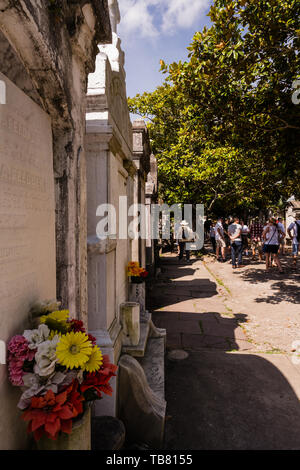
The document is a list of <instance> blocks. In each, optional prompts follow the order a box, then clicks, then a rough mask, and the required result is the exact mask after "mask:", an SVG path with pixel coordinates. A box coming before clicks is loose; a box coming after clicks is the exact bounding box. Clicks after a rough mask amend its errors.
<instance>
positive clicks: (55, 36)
mask: <svg viewBox="0 0 300 470" xmlns="http://www.w3.org/2000/svg"><path fill="white" fill-rule="evenodd" d="M2 3H4V4H6V3H7V5H6V7H5V5H4V6H3V8H2V9H1V13H0V50H1V52H0V55H1V64H2V65H1V72H0V88H1V89H0V92H1V93H0V99H1V104H0V181H1V183H0V201H1V202H0V226H1V231H0V240H1V244H0V266H1V270H0V292H1V296H0V311H1V317H0V339H1V340H2V341H5V342H8V341H9V339H10V338H11V337H12V336H13V335H15V334H19V333H20V331H22V328H23V329H24V328H25V327H26V326H27V321H28V312H29V311H30V308H31V306H32V305H33V304H35V303H36V302H38V301H41V302H42V301H45V300H49V299H54V298H57V299H58V300H60V301H61V303H62V306H63V307H64V308H67V309H69V310H70V312H71V315H72V317H73V318H77V319H79V320H82V321H83V322H84V324H85V325H86V326H87V327H88V330H89V332H90V333H91V334H93V335H94V336H95V337H96V339H97V345H98V346H99V347H100V348H101V350H102V352H103V353H104V354H107V355H109V357H110V360H111V362H113V363H114V364H118V373H117V376H116V377H115V378H114V379H113V382H112V387H113V396H112V397H105V398H104V399H102V400H99V401H98V402H97V403H96V404H95V405H94V407H93V411H92V412H93V423H95V424H94V425H95V429H99V423H101V419H102V417H104V416H111V417H118V418H119V419H120V421H121V422H123V424H124V426H125V431H126V442H127V443H132V444H134V443H136V444H140V445H146V446H148V447H150V448H159V447H161V445H162V442H163V432H164V420H165V410H166V403H165V396H164V353H165V331H164V330H160V329H157V328H156V327H155V326H154V324H153V322H152V318H151V313H149V312H148V311H147V310H146V308H145V283H141V284H132V283H130V282H129V279H128V276H127V272H126V267H127V265H128V263H129V262H130V261H136V262H139V264H140V266H142V267H144V268H147V270H149V271H150V272H152V273H155V261H156V246H155V243H154V242H153V240H152V239H151V237H150V236H148V237H146V239H135V238H133V237H130V236H129V237H127V236H126V237H125V236H123V237H120V236H119V233H120V226H119V225H120V222H119V221H120V218H121V215H122V214H123V212H126V211H128V209H129V207H130V206H131V205H132V204H144V205H145V206H146V207H148V209H149V210H148V211H147V214H148V216H149V217H150V213H151V204H153V203H156V202H157V186H158V181H157V163H156V158H155V156H154V155H153V154H152V153H151V146H150V139H149V134H148V130H147V126H146V124H145V122H144V121H142V120H137V121H134V123H133V124H132V123H131V122H130V115H129V111H128V105H127V97H126V82H125V71H124V53H123V52H122V49H121V46H120V39H119V37H118V34H117V25H118V23H119V22H120V13H119V8H118V3H117V1H116V0H109V1H107V0H101V1H97V0H94V1H92V0H91V1H89V2H77V3H76V2H70V4H69V2H63V4H64V6H63V7H62V9H61V11H60V12H59V19H58V18H57V17H56V16H55V14H54V15H53V11H52V10H47V9H45V7H44V6H43V3H42V2H41V4H39V5H38V6H37V5H36V4H35V5H34V6H35V8H32V7H33V4H34V2H33V1H30V0H25V1H24V2H22V4H20V5H19V6H18V7H16V6H15V5H12V4H11V3H10V2H8V1H7V2H6V1H4V2H2ZM25 12H26V14H25ZM75 19H76V21H75ZM78 19H80V21H79V20H78ZM70 24H72V25H73V27H72V28H71V27H69V25H70ZM53 25H54V26H55V27H53ZM96 46H97V47H96ZM70 71H72V73H70ZM120 201H122V204H121V205H120ZM103 204H111V205H112V206H113V207H114V208H115V210H116V234H111V233H110V235H109V236H106V237H102V238H99V236H97V232H96V227H97V224H98V222H99V206H101V205H103ZM102 207H103V206H102ZM18 397H19V390H17V389H14V388H13V387H12V386H11V385H10V384H9V383H8V380H7V367H6V366H5V365H4V364H2V365H0V399H1V402H2V403H5V406H4V407H1V410H0V448H1V449H24V448H28V447H29V446H30V445H31V444H30V442H29V440H28V437H27V436H26V429H25V427H24V423H22V421H21V420H20V419H19V413H18V411H17V406H16V404H17V401H18ZM97 423H98V424H97ZM88 426H90V423H89V424H88ZM79 441H80V442H81V443H80V444H78V447H76V448H85V449H88V448H90V446H91V439H90V436H89V437H88V439H87V440H85V439H83V438H82V439H79ZM94 441H95V442H96V444H95V446H96V447H97V446H98V444H97V435H96V436H94V439H93V442H94ZM119 445H120V444H119ZM99 446H100V448H101V443H100V444H99ZM97 448H98V447H97Z"/></svg>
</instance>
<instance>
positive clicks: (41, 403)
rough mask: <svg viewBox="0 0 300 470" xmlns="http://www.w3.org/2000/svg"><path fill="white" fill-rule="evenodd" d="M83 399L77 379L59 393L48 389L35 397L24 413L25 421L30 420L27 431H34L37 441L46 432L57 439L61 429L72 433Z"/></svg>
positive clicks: (51, 437)
mask: <svg viewBox="0 0 300 470" xmlns="http://www.w3.org/2000/svg"><path fill="white" fill-rule="evenodd" d="M83 400H84V398H83V396H82V395H81V394H80V393H79V392H78V382H77V380H74V381H73V382H72V384H71V385H70V386H69V387H68V388H67V389H66V390H64V391H63V392H61V393H59V394H57V395H55V394H54V393H53V391H52V390H48V392H47V393H46V395H44V396H42V397H33V398H32V400H31V405H30V407H29V409H28V410H26V411H25V412H24V413H23V415H22V419H23V420H24V421H29V424H28V428H27V432H28V433H30V432H33V435H34V438H35V440H37V441H38V440H39V439H40V438H41V437H42V436H43V435H44V434H45V435H46V437H48V438H50V439H52V440H56V439H57V436H58V434H59V432H60V431H62V432H65V433H66V434H70V433H71V432H72V419H73V418H75V417H76V416H78V415H79V414H81V413H82V411H83V407H82V401H83Z"/></svg>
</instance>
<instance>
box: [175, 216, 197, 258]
mask: <svg viewBox="0 0 300 470" xmlns="http://www.w3.org/2000/svg"><path fill="white" fill-rule="evenodd" d="M177 236H178V243H179V259H180V260H181V259H182V258H183V254H184V252H185V257H186V260H187V261H189V260H190V250H187V249H186V244H187V243H188V242H190V241H192V240H193V238H194V232H193V230H192V229H191V228H190V226H189V224H188V222H187V221H186V220H183V221H182V222H180V226H179V229H178V235H177Z"/></svg>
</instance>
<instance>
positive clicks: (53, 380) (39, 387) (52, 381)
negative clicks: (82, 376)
mask: <svg viewBox="0 0 300 470" xmlns="http://www.w3.org/2000/svg"><path fill="white" fill-rule="evenodd" d="M76 375H77V374H76V372H75V371H69V372H67V373H65V374H64V373H63V372H55V373H54V374H52V375H51V376H50V377H48V379H47V380H46V382H45V379H44V378H42V377H40V376H38V375H36V374H25V375H24V376H23V382H24V388H26V387H27V389H26V390H25V391H24V393H23V394H22V396H21V398H20V401H19V403H18V408H19V409H20V410H25V409H26V408H28V406H29V405H30V403H31V398H32V397H34V396H38V395H44V394H45V393H46V392H47V391H48V390H52V392H53V393H59V392H60V390H61V389H62V388H64V387H66V386H68V385H70V383H71V382H72V381H73V380H74V379H76Z"/></svg>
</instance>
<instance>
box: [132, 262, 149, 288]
mask: <svg viewBox="0 0 300 470" xmlns="http://www.w3.org/2000/svg"><path fill="white" fill-rule="evenodd" d="M148 274H149V273H148V271H146V269H144V268H141V267H140V265H139V263H138V262H136V261H130V263H128V266H127V275H128V276H129V277H130V279H131V282H133V283H135V284H139V283H142V282H144V281H145V279H146V278H147V277H148Z"/></svg>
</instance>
